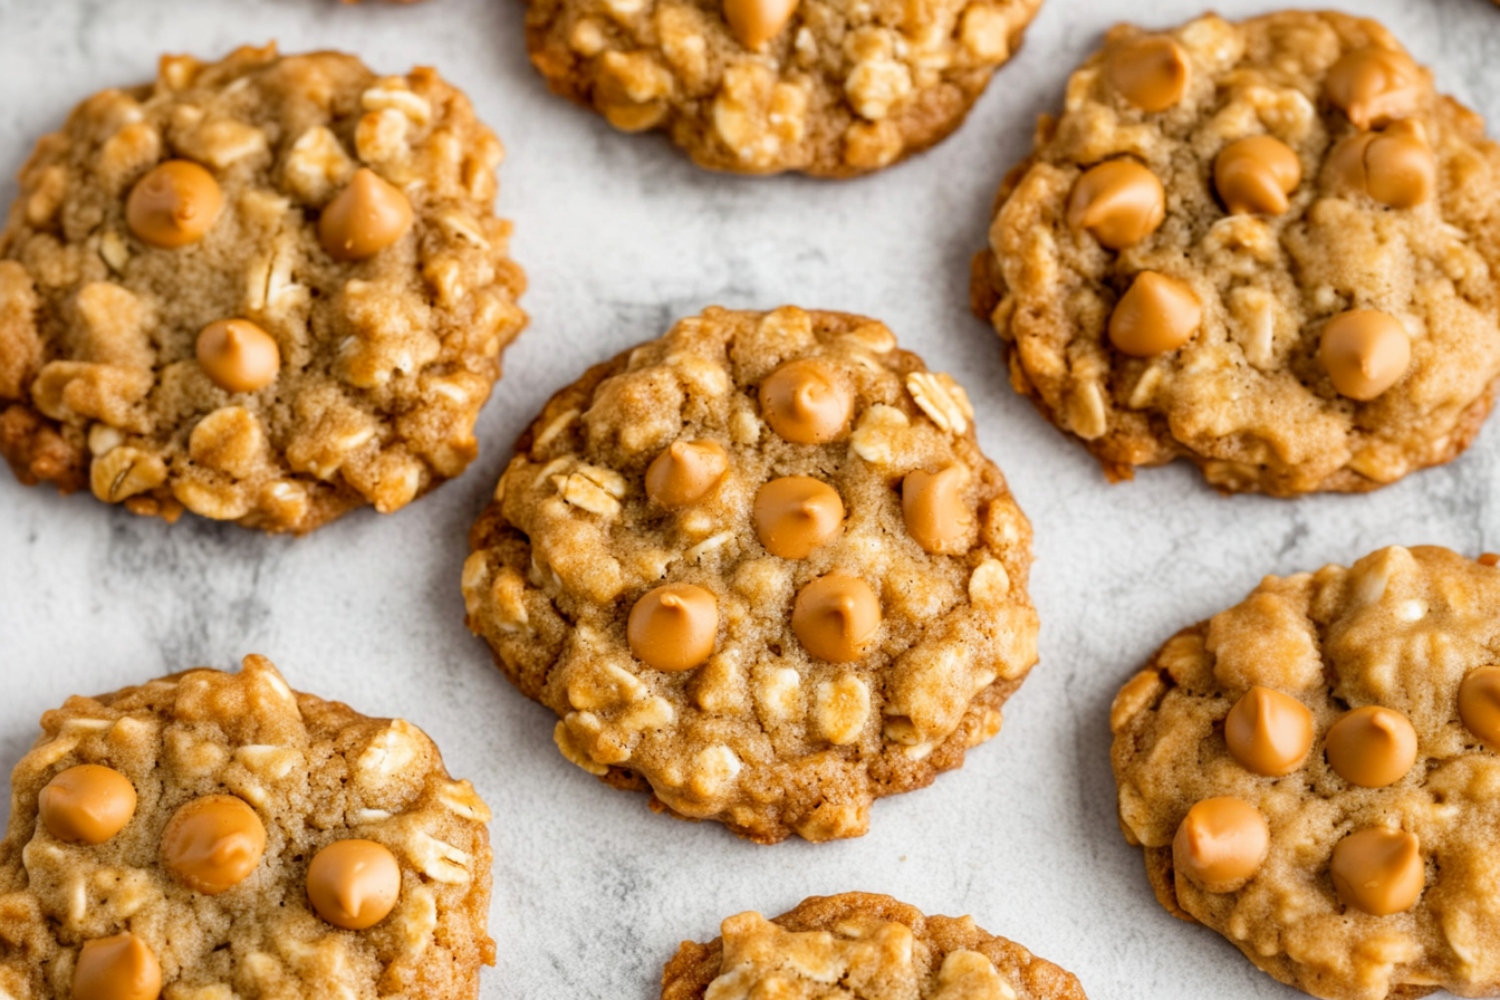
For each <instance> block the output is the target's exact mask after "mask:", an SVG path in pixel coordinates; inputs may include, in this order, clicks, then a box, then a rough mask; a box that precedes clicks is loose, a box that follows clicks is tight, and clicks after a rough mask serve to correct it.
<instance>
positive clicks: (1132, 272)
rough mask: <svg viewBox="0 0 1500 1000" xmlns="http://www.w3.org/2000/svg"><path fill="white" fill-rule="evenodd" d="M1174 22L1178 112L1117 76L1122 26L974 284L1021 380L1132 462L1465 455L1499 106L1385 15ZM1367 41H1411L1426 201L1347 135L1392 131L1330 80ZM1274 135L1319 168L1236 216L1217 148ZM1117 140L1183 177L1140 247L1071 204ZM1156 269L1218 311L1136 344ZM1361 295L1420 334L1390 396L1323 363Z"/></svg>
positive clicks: (1486, 325)
mask: <svg viewBox="0 0 1500 1000" xmlns="http://www.w3.org/2000/svg"><path fill="white" fill-rule="evenodd" d="M1167 34H1168V35H1169V36H1170V37H1171V38H1172V39H1173V40H1174V41H1175V42H1176V43H1177V44H1178V45H1179V46H1180V48H1181V51H1182V52H1183V53H1184V54H1185V56H1186V60H1187V66H1188V78H1187V84H1186V89H1185V91H1184V94H1183V97H1182V98H1181V100H1180V101H1179V102H1178V103H1177V104H1176V105H1175V106H1173V107H1171V108H1169V109H1168V110H1166V111H1162V112H1158V113H1146V112H1144V111H1141V110H1140V109H1138V108H1136V107H1134V106H1132V105H1131V104H1130V103H1129V102H1128V101H1127V100H1125V99H1124V98H1123V97H1122V96H1121V95H1120V94H1119V93H1118V92H1116V91H1115V90H1114V89H1113V87H1112V85H1111V83H1110V78H1109V72H1108V59H1109V57H1110V53H1112V52H1115V51H1117V50H1120V49H1122V48H1124V47H1127V46H1129V45H1131V44H1133V43H1135V41H1136V40H1138V39H1140V38H1142V37H1145V36H1143V34H1142V33H1141V32H1140V31H1139V30H1138V29H1134V28H1131V27H1127V26H1121V27H1117V28H1116V29H1114V30H1113V31H1112V32H1110V34H1109V36H1108V39H1107V41H1106V46H1105V50H1104V52H1101V53H1100V54H1098V55H1096V56H1094V57H1092V58H1091V59H1090V60H1089V61H1088V62H1087V63H1086V64H1085V65H1084V67H1083V68H1082V69H1080V70H1079V71H1077V72H1076V73H1075V74H1074V75H1073V77H1072V79H1071V80H1070V82H1069V85H1068V91H1067V99H1066V108H1065V110H1064V111H1063V113H1062V114H1061V115H1060V116H1059V117H1056V118H1053V117H1050V116H1049V117H1044V118H1043V119H1042V120H1041V122H1040V124H1039V126H1038V129H1037V136H1036V149H1035V151H1034V152H1033V153H1032V155H1031V157H1030V158H1029V159H1028V160H1027V161H1025V162H1024V163H1022V164H1020V165H1019V166H1018V167H1016V168H1015V169H1014V170H1013V171H1012V172H1011V173H1010V175H1009V176H1008V177H1007V178H1006V180H1005V182H1004V184H1003V185H1002V187H1001V190H1000V193H999V196H998V198H997V201H996V206H995V215H994V221H993V224H992V227H991V230H990V247H989V249H987V250H985V251H983V252H982V253H980V254H979V255H977V256H976V258H975V260H974V268H973V283H972V302H973V306H974V309H975V311H976V312H977V313H979V314H980V315H981V316H982V317H984V318H985V319H988V320H990V321H991V322H992V323H993V324H994V326H995V328H996V330H997V331H998V332H999V334H1000V336H1001V338H1002V340H1004V341H1005V343H1006V350H1007V353H1008V357H1009V364H1010V370H1011V381H1012V385H1013V386H1014V387H1015V389H1016V391H1018V392H1020V393H1021V394H1023V395H1025V396H1027V397H1028V398H1030V399H1031V400H1032V401H1033V402H1034V403H1035V404H1036V406H1037V408H1038V409H1039V410H1040V411H1041V413H1042V414H1043V416H1044V417H1045V418H1046V419H1047V420H1049V421H1050V422H1052V423H1053V424H1055V425H1056V426H1058V427H1059V428H1060V429H1062V430H1064V431H1066V432H1068V433H1069V434H1071V435H1073V436H1075V437H1076V438H1078V439H1079V440H1080V441H1082V442H1083V443H1084V444H1085V445H1086V447H1087V448H1088V449H1089V450H1090V451H1091V452H1092V453H1093V454H1094V455H1095V457H1096V458H1098V460H1099V461H1100V463H1101V464H1102V465H1103V467H1104V470H1105V472H1106V474H1107V475H1108V476H1109V477H1110V478H1111V479H1113V480H1118V479H1128V478H1130V477H1131V476H1132V474H1133V470H1134V468H1135V467H1136V466H1151V465H1160V464H1164V463H1166V462H1170V461H1172V460H1174V459H1177V458H1186V459H1189V460H1191V461H1193V462H1194V463H1196V464H1197V465H1198V466H1199V467H1200V468H1201V470H1202V471H1203V474H1204V476H1205V478H1206V479H1207V480H1208V481H1209V482H1210V483H1211V484H1212V485H1214V486H1215V487H1217V488H1219V489H1221V490H1224V491H1226V492H1240V491H1252V492H1263V493H1267V494H1270V495H1274V496H1295V495H1298V494H1302V493H1307V492H1312V491H1319V490H1328V491H1340V492H1361V491H1367V490H1372V489H1375V488H1378V487H1379V486H1382V485H1385V484H1387V483H1390V482H1394V481H1395V480H1397V479H1399V478H1401V477H1402V476H1404V475H1406V474H1408V473H1410V472H1413V471H1416V470H1418V469H1421V468H1424V467H1428V466H1432V465H1439V464H1442V463H1445V462H1448V461H1450V460H1452V459H1453V458H1455V457H1456V456H1457V455H1459V454H1460V453H1461V452H1462V451H1463V450H1464V449H1465V448H1466V447H1467V446H1468V445H1469V444H1470V443H1471V442H1472V441H1473V439H1474V437H1475V436H1476V435H1477V434H1478V432H1479V429H1480V426H1481V425H1482V423H1483V421H1484V419H1485V417H1486V416H1487V414H1488V413H1489V410H1490V407H1491V405H1492V402H1493V398H1494V394H1495V391H1496V380H1497V377H1500V286H1497V283H1496V276H1495V272H1496V269H1497V266H1500V241H1497V239H1496V236H1495V234H1496V232H1497V231H1500V230H1497V227H1496V224H1495V205H1496V199H1495V197H1494V192H1495V190H1496V187H1497V185H1500V150H1497V147H1496V146H1495V144H1493V143H1491V142H1489V141H1488V140H1486V139H1485V138H1484V136H1483V122H1482V121H1481V120H1480V119H1479V117H1478V116H1477V115H1475V114H1474V113H1473V112H1472V111H1469V110H1468V109H1466V108H1464V107H1462V106H1461V105H1459V104H1458V103H1457V102H1455V101H1453V100H1452V99H1450V98H1447V97H1444V96H1442V95H1439V94H1438V93H1436V91H1435V90H1434V89H1433V86H1432V82H1431V76H1430V73H1428V71H1426V70H1424V69H1421V68H1419V67H1417V66H1416V65H1415V64H1414V63H1410V62H1409V59H1408V57H1406V56H1405V55H1404V52H1402V50H1401V49H1400V45H1399V44H1398V43H1397V42H1396V41H1395V39H1394V38H1392V37H1391V36H1390V34H1389V33H1388V32H1387V31H1386V30H1385V29H1384V28H1382V27H1381V26H1380V25H1378V24H1376V23H1375V22H1372V21H1368V20H1362V19H1357V18H1353V17H1349V16H1347V15H1342V14H1336V13H1312V12H1284V13H1278V14H1271V15H1267V16H1265V17H1261V18H1256V19H1252V20H1249V21H1246V22H1243V23H1241V24H1230V23H1227V22H1224V21H1222V20H1220V19H1218V18H1216V17H1211V16H1210V17H1206V18H1203V19H1200V20H1198V21H1194V22H1191V23H1189V24H1188V25H1185V26H1184V27H1182V28H1180V29H1177V30H1175V31H1172V32H1170V33H1167ZM1364 50H1380V51H1389V52H1398V53H1401V54H1400V55H1399V56H1398V58H1400V59H1401V60H1403V61H1406V62H1407V63H1408V64H1409V65H1410V66H1411V71H1412V73H1413V74H1414V78H1413V82H1412V84H1411V86H1412V88H1413V92H1414V93H1415V94H1416V96H1415V98H1414V100H1413V101H1412V106H1411V108H1410V109H1409V110H1410V113H1409V114H1405V115H1402V116H1401V117H1400V121H1399V122H1398V124H1399V125H1400V126H1401V127H1402V128H1411V129H1416V130H1419V131H1420V133H1421V137H1422V138H1421V143H1422V144H1424V145H1427V146H1429V147H1430V155H1431V157H1432V160H1433V162H1434V164H1435V172H1434V175H1433V191H1432V193H1431V195H1430V196H1429V197H1428V198H1426V200H1424V201H1422V202H1421V203H1420V204H1417V205H1415V206H1414V207H1399V208H1395V207H1390V206H1389V205H1387V204H1382V203H1381V202H1379V201H1377V200H1376V199H1375V198H1374V197H1373V196H1371V195H1369V194H1366V193H1364V192H1362V191H1355V190H1351V189H1350V188H1349V187H1348V185H1347V183H1346V182H1345V180H1344V179H1343V176H1342V175H1341V174H1340V170H1339V167H1338V165H1337V164H1336V163H1335V162H1334V161H1335V160H1336V159H1337V157H1336V156H1334V155H1333V154H1335V153H1337V152H1339V149H1340V148H1347V147H1339V143H1340V142H1341V141H1345V140H1349V139H1351V138H1354V137H1358V136H1360V135H1385V134H1388V132H1389V126H1388V125H1386V124H1385V123H1384V122H1377V124H1378V128H1376V127H1372V131H1368V132H1361V130H1359V129H1356V127H1355V125H1354V124H1353V123H1352V122H1351V121H1350V119H1349V118H1348V117H1347V116H1346V114H1345V112H1344V111H1343V110H1341V109H1340V108H1339V107H1337V106H1335V104H1334V102H1333V100H1332V99H1331V98H1330V97H1329V95H1328V92H1327V80H1328V78H1329V71H1330V68H1331V67H1332V66H1333V65H1334V64H1335V63H1337V62H1338V61H1339V60H1340V58H1341V57H1343V56H1346V55H1349V54H1350V53H1357V52H1360V51H1364ZM1261 135H1270V136H1273V137H1275V138H1277V139H1278V140H1280V141H1281V142H1283V143H1285V145H1286V146H1287V147H1289V148H1290V150H1291V151H1292V152H1293V153H1295V155H1296V157H1297V159H1298V162H1299V164H1300V167H1301V178H1300V182H1299V183H1298V184H1297V185H1296V187H1295V188H1294V189H1293V191H1292V192H1291V194H1290V196H1289V204H1288V207H1287V209H1286V211H1285V212H1283V213H1281V214H1239V215H1229V214H1226V208H1225V207H1224V203H1223V201H1222V199H1221V197H1220V193H1219V192H1218V191H1217V190H1216V181H1215V172H1214V168H1215V159H1216V157H1217V155H1218V153H1219V152H1221V151H1222V150H1223V149H1224V148H1225V147H1226V146H1227V145H1228V144H1230V143H1231V142H1234V141H1235V140H1239V139H1242V138H1246V137H1250V136H1261ZM1116 158H1119V159H1122V160H1126V161H1134V162H1139V163H1142V164H1144V165H1145V166H1146V167H1148V168H1149V169H1150V170H1151V171H1152V172H1153V173H1154V174H1155V175H1156V176H1157V177H1158V178H1159V179H1160V181H1161V183H1162V184H1163V186H1164V187H1165V189H1166V193H1167V199H1166V218H1165V221H1164V222H1162V223H1161V225H1160V228H1159V229H1156V230H1155V231H1154V232H1153V233H1151V234H1150V235H1147V236H1145V237H1144V238H1143V239H1142V240H1141V241H1140V242H1139V243H1137V244H1135V245H1133V246H1130V247H1128V248H1126V249H1124V250H1122V251H1119V252H1115V251H1112V250H1108V249H1106V248H1105V247H1103V246H1102V245H1101V244H1100V243H1098V242H1097V240H1096V239H1095V238H1094V237H1093V236H1092V235H1090V234H1089V233H1088V232H1087V231H1084V230H1078V229H1074V228H1073V227H1072V226H1071V225H1070V224H1069V222H1068V218H1067V215H1068V207H1069V198H1070V195H1071V193H1072V191H1073V189H1074V187H1075V184H1076V182H1077V179H1078V178H1079V177H1080V175H1081V174H1082V172H1083V171H1084V170H1085V169H1087V168H1090V167H1093V166H1095V165H1097V164H1099V163H1102V162H1106V161H1110V160H1112V159H1116ZM1144 271H1157V272H1159V273H1161V274H1165V275H1167V276H1169V277H1172V278H1174V279H1176V280H1178V281H1181V282H1183V283H1184V284H1185V285H1186V286H1187V287H1188V288H1190V289H1191V291H1192V292H1193V294H1194V295H1195V296H1196V297H1197V299H1198V300H1199V301H1200V302H1201V303H1202V305H1203V310H1204V312H1203V323H1202V326H1201V327H1200V328H1199V329H1198V330H1197V331H1196V335H1195V336H1193V338H1192V339H1191V340H1190V341H1189V342H1188V343H1187V344H1186V345H1185V346H1183V347H1182V348H1180V349H1178V350H1169V351H1167V352H1165V353H1162V354H1159V355H1157V356H1154V357H1145V358H1133V357H1128V356H1125V355H1124V354H1122V353H1120V352H1119V351H1118V350H1116V349H1115V348H1113V347H1112V346H1111V344H1110V337H1109V331H1108V327H1109V321H1110V318H1111V314H1112V311H1113V310H1114V308H1115V305H1116V303H1117V302H1118V301H1119V300H1120V299H1121V297H1122V296H1123V295H1124V293H1125V292H1126V291H1127V289H1128V288H1129V287H1130V285H1131V281H1132V279H1133V278H1134V277H1135V276H1137V275H1138V274H1140V273H1141V272H1144ZM1354 309H1374V310H1379V311H1383V312H1385V313H1388V314H1390V315H1392V316H1394V317H1396V318H1397V319H1398V320H1400V321H1401V323H1402V324H1403V326H1404V327H1405V329H1406V331H1407V332H1408V333H1409V334H1410V336H1411V354H1412V357H1411V363H1410V367H1409V369H1408V370H1407V371H1406V373H1405V377H1404V378H1402V379H1401V380H1400V381H1398V382H1397V383H1396V384H1395V385H1394V386H1393V387H1392V388H1390V389H1387V390H1386V391H1385V392H1383V393H1382V394H1380V395H1379V396H1377V397H1376V398H1375V399H1373V400H1371V401H1368V402H1356V401H1355V400H1353V399H1349V398H1346V397H1344V396H1341V395H1339V393H1338V392H1337V391H1336V390H1335V388H1334V386H1333V384H1332V383H1331V381H1330V377H1329V374H1328V372H1327V371H1326V370H1325V368H1324V365H1323V363H1322V361H1320V358H1319V340H1320V337H1321V335H1322V332H1323V330H1324V328H1325V326H1326V325H1327V321H1328V320H1329V319H1330V318H1331V317H1333V316H1335V315H1337V314H1339V313H1341V312H1343V311H1346V310H1354Z"/></svg>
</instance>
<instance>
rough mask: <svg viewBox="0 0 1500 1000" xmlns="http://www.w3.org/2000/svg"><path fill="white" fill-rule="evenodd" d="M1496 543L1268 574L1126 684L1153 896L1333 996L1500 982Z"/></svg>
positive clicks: (1124, 767) (1133, 772) (1461, 991)
mask: <svg viewBox="0 0 1500 1000" xmlns="http://www.w3.org/2000/svg"><path fill="white" fill-rule="evenodd" d="M1497 561H1500V559H1497V557H1495V556H1493V555H1490V556H1484V557H1482V558H1480V559H1479V560H1477V561H1476V560H1471V559H1466V558H1464V557H1462V556H1459V555H1457V554H1455V553H1453V552H1450V551H1448V550H1447V549H1441V548H1433V547H1423V548H1413V549H1404V548H1388V549H1381V550H1380V551H1378V552H1375V553H1372V554H1371V555H1368V556H1366V557H1365V558H1363V559H1361V560H1359V561H1358V562H1356V563H1355V564H1354V565H1353V566H1352V567H1350V568H1348V569H1345V568H1344V567H1342V566H1325V567H1324V568H1323V569H1320V570H1318V571H1317V572H1316V573H1300V574H1297V575H1295V576H1289V577H1285V578H1281V577H1274V576H1270V577H1266V579H1265V580H1264V581H1263V582H1262V583H1261V585H1260V586H1259V587H1257V588H1256V589H1255V591H1254V592H1253V593H1252V594H1251V595H1250V596H1249V597H1248V598H1247V599H1246V600H1245V601H1244V602H1243V603H1241V604H1239V605H1237V606H1235V607H1233V608H1230V609H1229V610H1228V611H1224V612H1221V613H1220V614H1217V615H1215V616H1214V617H1213V618H1211V619H1209V620H1208V621H1207V622H1203V623H1200V624H1198V625H1195V626H1193V627H1192V628H1188V629H1184V630H1183V631H1182V632H1180V633H1178V634H1177V635H1176V636H1175V637H1173V638H1172V639H1171V640H1170V641H1168V642H1167V644H1166V645H1165V646H1163V647H1162V648H1161V650H1160V651H1159V652H1158V653H1157V654H1156V656H1155V657H1153V658H1152V661H1151V663H1150V665H1149V666H1148V667H1147V668H1146V669H1145V670H1144V671H1142V672H1141V673H1139V674H1138V675H1136V676H1135V677H1134V678H1132V679H1131V680H1130V682H1129V683H1127V684H1126V685H1125V687H1124V688H1123V689H1122V690H1121V691H1120V693H1119V695H1118V696H1117V697H1116V698H1115V702H1114V707H1113V710H1112V713H1111V720H1110V722H1111V727H1112V728H1113V730H1114V734H1115V737H1114V750H1113V758H1114V771H1115V780H1116V782H1117V784H1118V786H1119V807H1120V826H1121V829H1122V830H1123V831H1124V833H1125V837H1126V839H1127V840H1128V841H1129V842H1130V843H1132V844H1135V845H1139V846H1141V847H1142V848H1143V849H1144V850H1145V855H1146V870H1147V873H1148V875H1149V876H1150V881H1151V885H1152V887H1153V888H1154V889H1155V891H1156V895H1157V898H1158V899H1160V901H1161V903H1162V905H1163V906H1164V907H1166V908H1167V909H1168V910H1169V911H1170V912H1172V913H1174V914H1176V915H1177V916H1179V917H1182V918H1183V919H1184V920H1189V921H1201V922H1203V923H1204V924H1207V925H1208V926H1209V927H1212V928H1213V929H1214V930H1216V931H1218V932H1219V933H1220V934H1223V935H1224V936H1225V937H1226V938H1228V939H1229V940H1230V941H1231V942H1232V943H1233V944H1234V945H1235V946H1236V947H1238V948H1239V949H1240V950H1241V951H1243V952H1244V953H1245V955H1246V956H1247V957H1248V958H1249V959H1250V960H1251V961H1252V962H1254V963H1255V964H1256V965H1258V966H1259V967H1260V968H1262V969H1264V970H1265V971H1266V972H1268V973H1270V974H1271V975H1272V976H1275V977H1276V978H1277V979H1279V980H1281V981H1282V982H1284V983H1288V984H1290V985H1292V986H1295V987H1297V988H1298V989H1301V990H1305V991H1306V992H1308V993H1311V994H1312V995H1314V996H1318V997H1325V998H1330V1000H1385V998H1387V997H1391V998H1411V997H1419V996H1423V995H1425V994H1427V993H1431V992H1434V991H1436V990H1438V989H1447V990H1450V991H1452V992H1453V993H1455V994H1457V995H1459V996H1470V997H1478V996H1495V995H1497V993H1500V950H1497V949H1496V947H1495V941H1496V940H1497V938H1500V894H1497V893H1496V890H1495V886H1496V878H1497V864H1500V862H1497V860H1496V851H1497V846H1500V834H1497V830H1500V797H1497V795H1496V789H1497V788H1500V755H1497V753H1496V750H1497V749H1500V618H1497V617H1496V609H1497V608H1500V569H1497V568H1496V567H1495V564H1496V562H1497Z"/></svg>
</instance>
